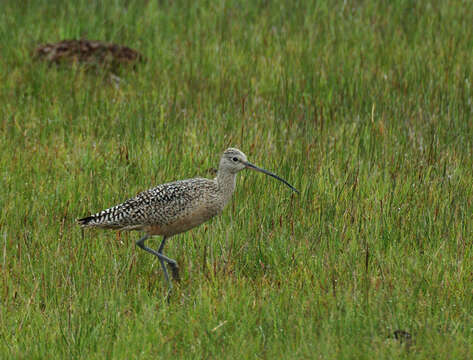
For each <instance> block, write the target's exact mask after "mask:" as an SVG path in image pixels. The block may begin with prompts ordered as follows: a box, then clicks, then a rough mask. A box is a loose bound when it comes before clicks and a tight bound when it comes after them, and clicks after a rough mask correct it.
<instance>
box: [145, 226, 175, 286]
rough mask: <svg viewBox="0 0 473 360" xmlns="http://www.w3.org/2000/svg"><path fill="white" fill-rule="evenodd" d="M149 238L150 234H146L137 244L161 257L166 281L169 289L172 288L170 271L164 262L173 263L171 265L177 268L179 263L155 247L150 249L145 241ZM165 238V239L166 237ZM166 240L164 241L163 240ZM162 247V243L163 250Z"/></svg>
mask: <svg viewBox="0 0 473 360" xmlns="http://www.w3.org/2000/svg"><path fill="white" fill-rule="evenodd" d="M148 238H149V235H148V234H146V235H145V236H143V237H142V238H141V239H140V240H138V241H137V242H136V245H138V246H139V247H140V248H142V249H143V250H144V251H147V252H149V253H150V254H153V255H154V256H156V257H157V258H158V259H159V262H160V263H161V267H162V268H163V272H164V278H165V279H166V282H167V283H168V286H169V290H171V289H172V284H171V281H170V280H169V275H168V271H167V269H166V265H165V264H164V262H167V263H168V264H170V265H171V264H172V265H171V266H174V267H176V268H177V263H176V261H175V260H172V259H169V258H168V257H166V256H164V255H163V254H161V253H160V252H159V251H155V250H153V249H150V248H149V247H147V246H145V241H146V240H147V239H148ZM164 240H165V239H164ZM163 242H164V241H163ZM162 247H163V244H161V246H160V247H159V249H160V250H162ZM173 273H174V270H173Z"/></svg>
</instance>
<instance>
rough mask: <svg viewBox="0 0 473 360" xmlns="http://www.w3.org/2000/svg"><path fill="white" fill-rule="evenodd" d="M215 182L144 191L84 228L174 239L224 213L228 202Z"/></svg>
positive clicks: (90, 219) (173, 184)
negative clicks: (173, 236) (179, 234)
mask: <svg viewBox="0 0 473 360" xmlns="http://www.w3.org/2000/svg"><path fill="white" fill-rule="evenodd" d="M223 198H224V196H223V194H221V191H219V186H218V182H217V181H216V179H214V180H210V179H202V178H195V179H187V180H180V181H175V182H171V183H167V184H163V185H159V186H157V187H155V188H152V189H149V190H147V191H143V192H141V193H139V194H138V195H136V196H135V197H133V198H131V199H129V200H127V201H125V202H124V203H122V204H119V205H116V206H114V207H111V208H109V209H107V210H103V211H101V212H99V213H97V214H95V215H92V216H90V217H87V218H84V219H81V220H80V221H81V225H82V226H95V227H101V228H106V229H119V230H142V231H146V232H147V233H149V234H150V235H164V236H168V237H169V236H172V235H175V234H178V233H181V232H184V231H187V230H189V229H191V228H192V227H195V226H197V225H200V224H201V223H203V222H205V221H207V220H209V219H210V218H212V217H214V216H215V215H218V214H220V213H221V212H222V210H223V208H224V206H225V204H226V201H222V200H223Z"/></svg>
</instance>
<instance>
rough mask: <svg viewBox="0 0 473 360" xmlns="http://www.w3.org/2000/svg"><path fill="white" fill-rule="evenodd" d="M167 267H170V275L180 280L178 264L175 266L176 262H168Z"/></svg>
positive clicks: (175, 279) (177, 280)
mask: <svg viewBox="0 0 473 360" xmlns="http://www.w3.org/2000/svg"><path fill="white" fill-rule="evenodd" d="M169 267H170V268H171V275H172V278H173V279H174V281H176V282H180V281H181V277H180V276H179V266H177V264H169Z"/></svg>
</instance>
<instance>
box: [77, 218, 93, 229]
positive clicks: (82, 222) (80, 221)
mask: <svg viewBox="0 0 473 360" xmlns="http://www.w3.org/2000/svg"><path fill="white" fill-rule="evenodd" d="M94 220H95V216H86V217H83V218H82V219H77V220H76V221H77V223H78V224H79V225H80V226H81V227H88V226H94V225H95V224H94Z"/></svg>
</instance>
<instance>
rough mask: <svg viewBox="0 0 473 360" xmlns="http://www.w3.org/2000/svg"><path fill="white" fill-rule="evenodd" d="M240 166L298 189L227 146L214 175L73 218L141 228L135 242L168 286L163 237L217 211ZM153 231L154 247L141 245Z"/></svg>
mask: <svg viewBox="0 0 473 360" xmlns="http://www.w3.org/2000/svg"><path fill="white" fill-rule="evenodd" d="M243 169H251V170H256V171H259V172H262V173H264V174H266V175H269V176H272V177H274V178H276V179H278V180H280V181H282V182H283V183H285V184H286V185H287V186H289V187H290V188H291V189H292V190H294V191H295V192H298V191H297V189H295V188H294V187H293V186H292V185H291V184H289V183H288V182H287V181H286V180H284V179H281V178H280V177H279V176H277V175H275V174H273V173H271V172H269V171H267V170H264V169H261V168H259V167H257V166H255V165H253V164H251V163H249V162H248V160H247V158H246V155H245V154H243V153H242V152H241V151H240V150H238V149H234V148H229V149H227V150H225V152H224V153H223V155H222V158H221V159H220V165H219V168H218V172H217V177H216V178H215V179H203V178H194V179H187V180H180V181H175V182H171V183H167V184H163V185H159V186H157V187H155V188H152V189H149V190H147V191H144V192H142V193H139V194H138V195H136V196H135V197H134V198H131V199H129V200H127V201H125V202H124V203H122V204H119V205H116V206H114V207H111V208H109V209H107V210H104V211H101V212H99V213H97V214H95V215H91V216H87V217H84V218H82V219H78V220H77V221H78V223H79V224H80V225H81V226H83V227H99V228H104V229H117V230H139V231H144V232H145V235H144V236H143V237H142V238H141V239H140V240H138V241H137V243H136V244H137V245H138V246H139V247H140V248H142V249H143V250H145V251H147V252H149V253H151V254H153V255H155V256H157V257H158V259H159V262H160V263H161V267H162V268H163V272H164V277H165V278H166V282H167V283H168V286H169V289H170V290H171V289H172V284H171V282H170V280H169V276H168V272H167V270H166V266H165V262H166V263H168V264H169V266H170V268H171V271H172V275H173V277H174V279H175V280H179V268H178V266H177V263H176V261H175V260H173V259H170V258H168V257H167V256H165V255H164V254H163V253H162V252H163V248H164V245H165V244H166V240H167V239H169V237H171V236H173V235H176V234H179V233H182V232H185V231H187V230H189V229H192V228H193V227H196V226H198V225H200V224H202V223H203V222H205V221H207V220H209V219H211V218H212V217H214V216H215V215H219V214H220V213H221V212H222V211H223V209H224V207H225V205H226V204H227V203H228V201H229V200H230V198H231V196H232V194H233V191H234V190H235V181H236V174H237V173H238V172H239V171H241V170H243ZM153 235H161V236H162V237H163V240H162V242H161V245H160V246H159V249H158V250H157V251H156V250H153V249H150V248H149V247H146V246H145V241H146V240H147V239H148V238H149V237H150V236H153Z"/></svg>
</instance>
